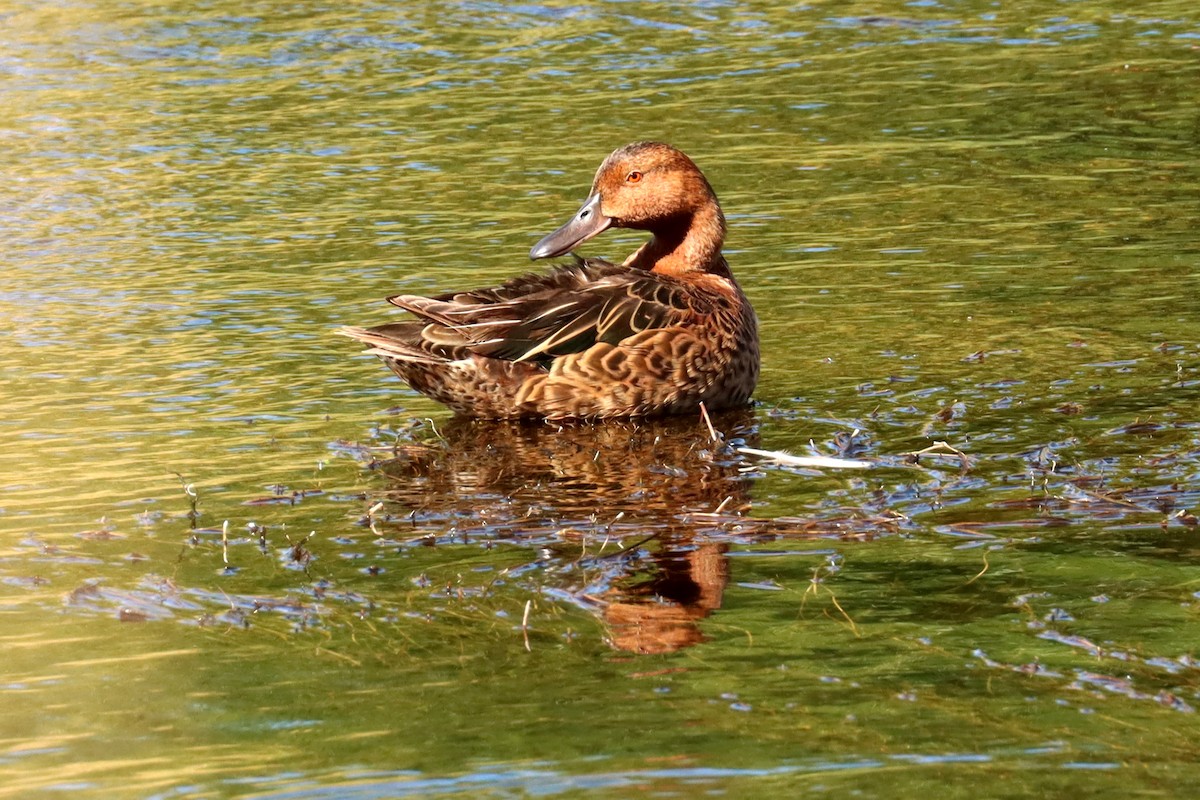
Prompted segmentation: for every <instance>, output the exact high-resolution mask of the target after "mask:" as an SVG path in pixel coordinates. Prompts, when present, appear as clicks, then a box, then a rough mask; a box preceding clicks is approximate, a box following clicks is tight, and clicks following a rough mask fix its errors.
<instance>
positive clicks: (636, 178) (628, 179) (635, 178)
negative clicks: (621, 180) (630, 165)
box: [625, 169, 642, 183]
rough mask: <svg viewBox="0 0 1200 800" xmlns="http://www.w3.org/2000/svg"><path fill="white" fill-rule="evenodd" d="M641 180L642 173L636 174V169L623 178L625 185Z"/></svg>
mask: <svg viewBox="0 0 1200 800" xmlns="http://www.w3.org/2000/svg"><path fill="white" fill-rule="evenodd" d="M641 179H642V173H640V172H638V171H637V170H636V169H635V170H634V171H633V172H631V173H629V174H628V175H626V176H625V182H626V183H637V182H638V181H640V180H641Z"/></svg>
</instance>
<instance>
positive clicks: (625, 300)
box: [389, 264, 703, 362]
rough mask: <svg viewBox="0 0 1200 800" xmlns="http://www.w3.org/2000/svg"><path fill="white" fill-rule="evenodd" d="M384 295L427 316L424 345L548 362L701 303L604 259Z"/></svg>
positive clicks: (682, 314) (670, 321)
mask: <svg viewBox="0 0 1200 800" xmlns="http://www.w3.org/2000/svg"><path fill="white" fill-rule="evenodd" d="M584 266H585V267H586V266H588V265H584ZM389 301H390V302H392V303H394V304H395V305H398V306H400V307H401V308H403V309H406V310H408V311H411V312H412V313H413V314H416V315H417V316H418V317H421V318H422V319H423V320H425V321H426V323H427V324H426V325H425V327H424V328H423V329H422V331H421V338H422V339H424V340H425V342H426V345H427V346H429V345H432V346H433V347H435V348H436V347H439V346H441V347H447V349H453V350H456V351H458V352H459V353H462V352H463V350H464V349H465V351H467V352H471V353H475V354H478V355H481V356H487V357H490V358H500V359H505V360H508V361H526V362H547V361H550V360H553V359H554V358H557V357H559V356H564V355H568V354H570V353H578V352H581V351H583V350H586V349H588V348H589V347H591V346H592V345H594V344H596V343H597V342H606V343H608V344H614V345H615V344H617V343H618V342H620V341H621V340H623V339H626V338H628V337H629V336H632V335H633V334H635V333H638V332H640V331H644V330H649V329H654V328H666V327H671V326H673V325H678V324H681V323H683V322H685V321H686V320H687V319H688V318H689V317H691V316H693V315H694V314H696V313H698V312H700V313H702V311H703V310H702V309H698V308H697V307H696V305H697V303H702V302H703V301H701V300H699V299H698V298H697V297H696V296H695V295H694V293H693V292H691V291H690V290H689V289H688V287H687V286H685V285H684V284H682V283H680V282H678V281H675V280H673V279H671V278H669V277H664V276H659V275H655V274H653V273H650V272H645V271H642V270H631V269H628V268H624V267H614V266H612V265H610V264H604V265H603V268H583V267H581V266H580V265H579V264H576V265H574V266H572V267H565V268H561V269H559V270H557V271H555V272H553V273H550V274H549V275H540V276H524V277H522V278H517V279H515V280H513V281H509V282H508V283H506V284H504V285H503V286H500V287H496V288H494V289H482V290H477V291H472V292H460V293H457V294H452V295H443V296H441V297H436V298H428V297H416V296H412V295H400V296H397V297H392V298H389Z"/></svg>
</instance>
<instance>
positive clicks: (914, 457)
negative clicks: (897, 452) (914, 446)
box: [904, 442, 971, 472]
mask: <svg viewBox="0 0 1200 800" xmlns="http://www.w3.org/2000/svg"><path fill="white" fill-rule="evenodd" d="M904 455H905V456H906V457H907V458H908V459H909V460H910V461H912V462H913V463H914V464H915V463H917V461H919V460H920V458H921V456H925V455H952V456H957V457H958V459H959V461H960V462H962V468H963V471H964V472H965V471H966V470H968V469H970V468H971V457H970V456H968V455H967V454H966V453H964V452H963V451H962V450H959V449H958V448H957V447H954V446H953V445H951V444H950V443H949V442H934V443H933V444H931V445H929V447H925V448H922V449H921V450H915V451H913V452H911V453H905V454H904Z"/></svg>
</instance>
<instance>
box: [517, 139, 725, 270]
mask: <svg viewBox="0 0 1200 800" xmlns="http://www.w3.org/2000/svg"><path fill="white" fill-rule="evenodd" d="M701 216H703V217H704V218H705V221H706V226H707V227H712V226H716V227H717V228H718V231H717V232H716V235H717V237H718V241H717V243H716V244H717V248H718V249H719V247H720V241H719V238H720V237H723V235H724V229H725V221H724V218H723V217H722V215H721V209H720V206H719V205H718V204H717V196H716V194H715V193H714V192H713V190H712V187H711V186H710V185H709V183H708V181H707V180H706V179H705V178H704V175H703V174H702V173H701V172H700V169H699V168H698V167H697V166H696V165H695V163H693V162H692V160H691V159H690V158H688V157H687V156H686V155H684V154H683V153H682V152H681V151H679V150H676V149H675V148H674V147H672V146H671V145H669V144H663V143H662V142H635V143H634V144H628V145H625V146H624V147H622V148H619V149H617V150H615V151H613V153H612V155H610V156H609V157H608V158H606V159H604V163H603V164H601V165H600V169H599V170H597V171H596V179H595V180H594V181H593V182H592V191H591V193H590V194H589V195H588V199H587V200H586V201H584V204H583V206H582V207H581V208H580V209H579V211H578V212H576V214H575V216H574V217H573V218H572V219H571V221H570V222H568V223H567V224H566V225H563V226H562V227H561V228H559V229H558V230H556V231H554V233H551V234H549V235H548V236H546V237H545V238H543V239H542V240H541V241H540V242H538V243H537V244H536V245H534V247H533V249H532V250H530V251H529V257H530V258H532V259H538V258H552V257H555V256H561V255H564V254H566V253H569V252H570V251H571V250H573V249H575V248H576V247H578V246H579V245H580V244H582V243H584V242H586V241H587V240H588V239H591V238H592V237H593V236H596V235H597V234H599V233H603V232H604V231H606V230H608V229H609V228H611V227H616V228H637V229H639V230H646V231H650V232H652V233H653V234H654V235H655V238H656V239H662V240H664V243H665V241H666V240H679V241H682V239H683V238H684V237H686V236H687V235H688V233H689V231H691V230H692V229H693V228H694V227H695V226H696V223H697V217H701Z"/></svg>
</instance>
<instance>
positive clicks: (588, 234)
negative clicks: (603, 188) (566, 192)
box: [529, 192, 613, 259]
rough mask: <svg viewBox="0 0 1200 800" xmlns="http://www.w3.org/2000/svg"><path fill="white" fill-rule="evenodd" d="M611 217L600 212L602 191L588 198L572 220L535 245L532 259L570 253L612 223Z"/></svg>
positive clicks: (531, 252) (530, 254) (531, 253)
mask: <svg viewBox="0 0 1200 800" xmlns="http://www.w3.org/2000/svg"><path fill="white" fill-rule="evenodd" d="M612 223H613V221H612V219H611V218H609V217H606V216H604V215H603V214H602V213H600V193H599V192H596V193H595V194H593V195H592V196H591V197H589V198H588V199H587V202H585V203H584V204H583V207H581V208H580V209H579V211H578V212H577V213H576V214H575V216H574V217H572V218H571V221H570V222H568V223H567V224H566V225H563V226H562V227H561V228H559V229H558V230H556V231H555V232H554V233H551V234H548V235H547V236H546V237H545V238H544V239H542V240H541V241H540V242H538V243H537V244H535V245H534V246H533V249H532V250H530V251H529V257H530V258H531V259H539V258H553V257H555V256H561V255H563V254H565V253H569V252H571V251H572V250H574V249H575V248H576V247H578V246H579V245H581V244H583V243H584V242H586V241H587V240H588V239H590V238H592V237H593V236H595V235H596V234H598V233H603V232H604V231H606V230H608V228H609V226H610V225H612Z"/></svg>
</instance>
